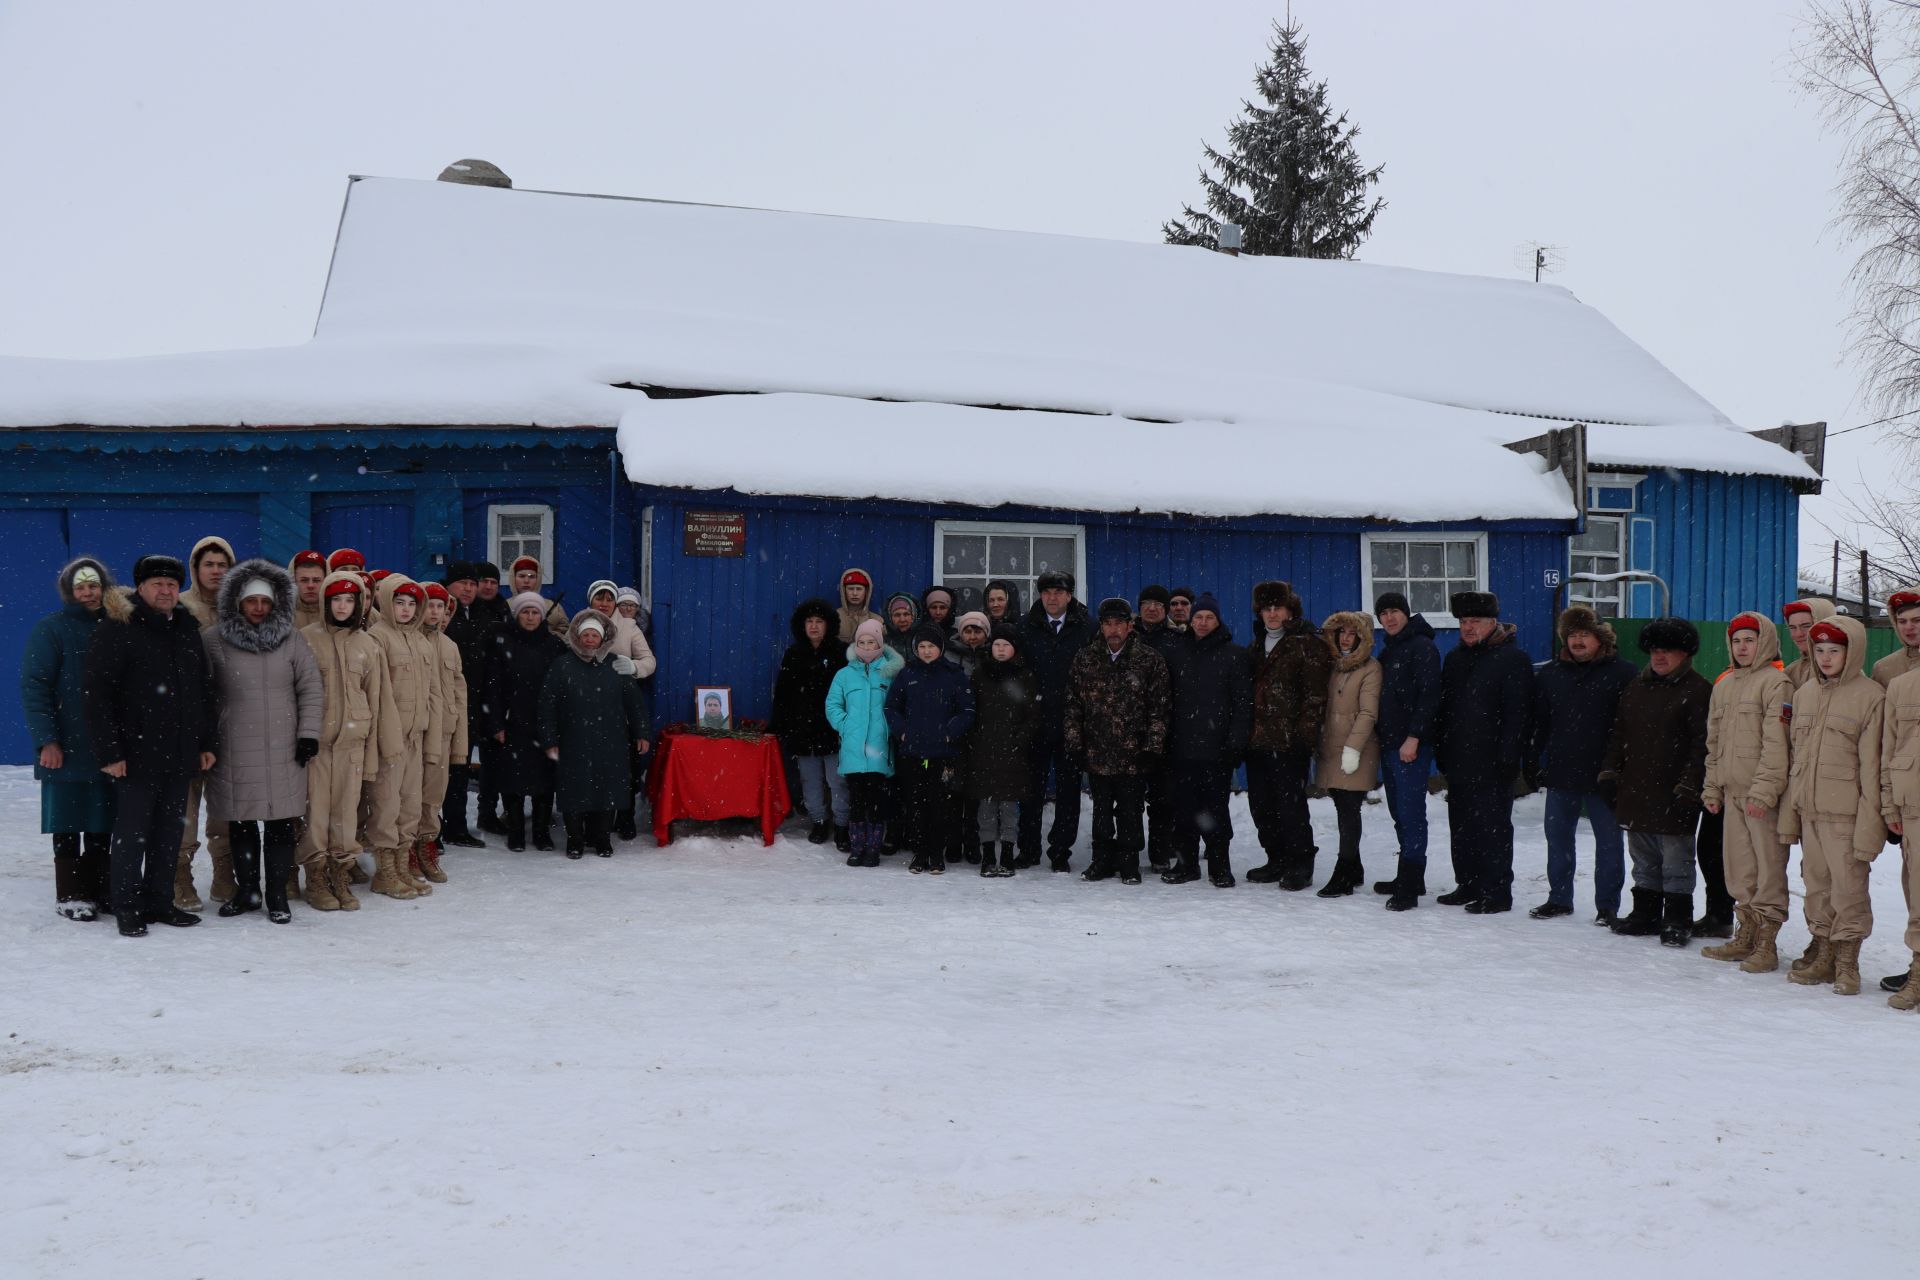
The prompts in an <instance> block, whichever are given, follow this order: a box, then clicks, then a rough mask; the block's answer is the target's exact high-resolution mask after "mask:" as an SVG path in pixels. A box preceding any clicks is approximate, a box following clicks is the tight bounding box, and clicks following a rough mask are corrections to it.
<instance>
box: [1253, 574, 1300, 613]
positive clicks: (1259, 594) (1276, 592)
mask: <svg viewBox="0 0 1920 1280" xmlns="http://www.w3.org/2000/svg"><path fill="white" fill-rule="evenodd" d="M1275 605H1279V606H1280V607H1281V608H1283V609H1285V610H1286V611H1287V612H1288V613H1290V614H1292V615H1293V616H1294V617H1296V618H1297V617H1299V616H1300V597H1299V596H1297V595H1295V594H1294V590H1293V587H1292V585H1291V584H1290V583H1286V582H1282V581H1280V580H1279V579H1278V578H1270V579H1268V580H1267V581H1265V582H1256V583H1254V584H1253V611H1254V612H1255V613H1258V612H1260V611H1261V610H1262V609H1270V608H1272V607H1273V606H1275Z"/></svg>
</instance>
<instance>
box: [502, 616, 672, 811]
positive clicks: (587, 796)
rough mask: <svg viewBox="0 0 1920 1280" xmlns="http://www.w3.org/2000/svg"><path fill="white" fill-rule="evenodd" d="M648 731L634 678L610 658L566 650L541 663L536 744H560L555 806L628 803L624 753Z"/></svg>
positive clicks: (614, 806) (602, 807)
mask: <svg viewBox="0 0 1920 1280" xmlns="http://www.w3.org/2000/svg"><path fill="white" fill-rule="evenodd" d="M541 630H542V631H545V630H546V628H545V627H542V628H541ZM651 736H653V735H652V731H651V729H650V728H649V726H648V724H647V709H646V695H645V694H643V693H641V692H640V682H639V681H638V680H635V679H634V678H633V677H631V676H623V675H621V674H620V673H619V672H617V671H615V670H614V669H613V664H612V663H611V662H609V661H606V660H604V659H602V660H600V661H595V662H589V661H587V660H586V659H585V658H582V657H580V656H578V655H577V654H574V653H567V654H566V655H565V656H564V657H561V658H559V659H556V660H555V661H554V663H553V665H551V666H549V667H548V668H547V675H546V679H544V680H543V681H541V684H540V734H539V744H538V745H539V746H540V747H541V748H542V749H543V750H544V749H545V748H547V747H558V748H560V762H559V764H558V766H557V767H556V768H555V770H554V773H555V779H556V780H555V785H554V797H553V799H554V804H555V805H557V806H558V807H559V809H560V812H562V813H594V812H604V811H607V810H616V809H623V808H625V807H626V806H627V805H629V804H631V803H633V786H632V783H631V780H630V775H629V770H628V756H629V754H630V753H631V752H632V750H633V744H634V742H635V741H636V740H638V739H641V738H648V737H651ZM509 741H511V735H509Z"/></svg>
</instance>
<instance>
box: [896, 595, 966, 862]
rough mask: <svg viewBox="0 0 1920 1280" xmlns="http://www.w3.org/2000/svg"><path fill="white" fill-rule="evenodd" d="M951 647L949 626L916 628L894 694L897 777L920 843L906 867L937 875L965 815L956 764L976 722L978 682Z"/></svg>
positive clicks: (906, 818)
mask: <svg viewBox="0 0 1920 1280" xmlns="http://www.w3.org/2000/svg"><path fill="white" fill-rule="evenodd" d="M946 647H947V637H946V633H944V632H943V631H941V630H940V629H939V628H938V627H936V626H932V625H930V624H926V623H923V624H921V625H920V626H918V627H916V628H914V632H913V654H914V660H913V661H912V662H910V663H908V664H907V669H906V670H905V671H904V672H902V673H901V674H900V678H899V679H898V680H896V681H894V683H893V688H892V689H891V690H889V691H888V693H887V727H888V729H889V730H890V731H891V732H892V735H893V739H892V741H893V754H894V778H895V780H896V782H897V783H898V785H899V798H900V813H901V818H902V820H903V822H904V823H905V826H906V837H907V839H906V843H907V847H908V848H909V849H911V850H913V862H912V864H911V865H910V866H909V867H908V868H907V869H908V870H909V871H912V872H914V873H916V874H918V873H919V872H922V871H927V872H931V873H932V874H934V875H936V876H937V875H939V874H941V873H942V872H944V871H945V870H946V869H947V858H946V844H947V834H948V832H949V830H951V829H952V827H953V826H954V824H955V823H956V822H957V821H958V820H959V810H958V805H957V804H956V803H955V799H954V793H953V790H952V784H953V782H954V780H955V776H954V768H955V766H956V765H957V764H958V763H959V755H960V743H961V740H962V739H964V738H965V737H966V734H967V730H969V729H971V728H972V727H973V686H972V684H970V683H969V682H968V680H967V673H966V672H965V671H963V670H961V668H960V664H959V663H957V662H955V661H954V660H953V659H951V658H949V657H947V656H946Z"/></svg>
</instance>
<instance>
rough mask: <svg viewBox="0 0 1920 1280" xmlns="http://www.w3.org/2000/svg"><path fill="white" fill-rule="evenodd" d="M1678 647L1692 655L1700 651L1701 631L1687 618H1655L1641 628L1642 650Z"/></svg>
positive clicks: (1646, 651) (1651, 650)
mask: <svg viewBox="0 0 1920 1280" xmlns="http://www.w3.org/2000/svg"><path fill="white" fill-rule="evenodd" d="M1655 649H1678V650H1680V652H1682V653H1684V654H1686V655H1687V656H1688V657H1692V656H1693V655H1694V654H1696V653H1698V652H1700V633H1699V632H1698V631H1695V630H1694V628H1693V624H1692V623H1691V622H1688V621H1687V620H1686V619H1685V618H1655V619H1654V620H1653V621H1652V622H1649V623H1648V624H1647V625H1646V626H1644V627H1642V628H1640V652H1642V653H1652V652H1653V651H1654V650H1655Z"/></svg>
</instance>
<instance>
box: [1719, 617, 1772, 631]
mask: <svg viewBox="0 0 1920 1280" xmlns="http://www.w3.org/2000/svg"><path fill="white" fill-rule="evenodd" d="M1767 625H1768V624H1767V620H1766V619H1765V618H1762V617H1761V616H1760V615H1759V614H1757V613H1743V614H1741V615H1740V616H1739V617H1737V618H1735V619H1734V620H1733V621H1732V622H1729V623H1728V624H1727V634H1728V635H1732V634H1733V633H1734V632H1736V631H1765V630H1766V629H1767Z"/></svg>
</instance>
